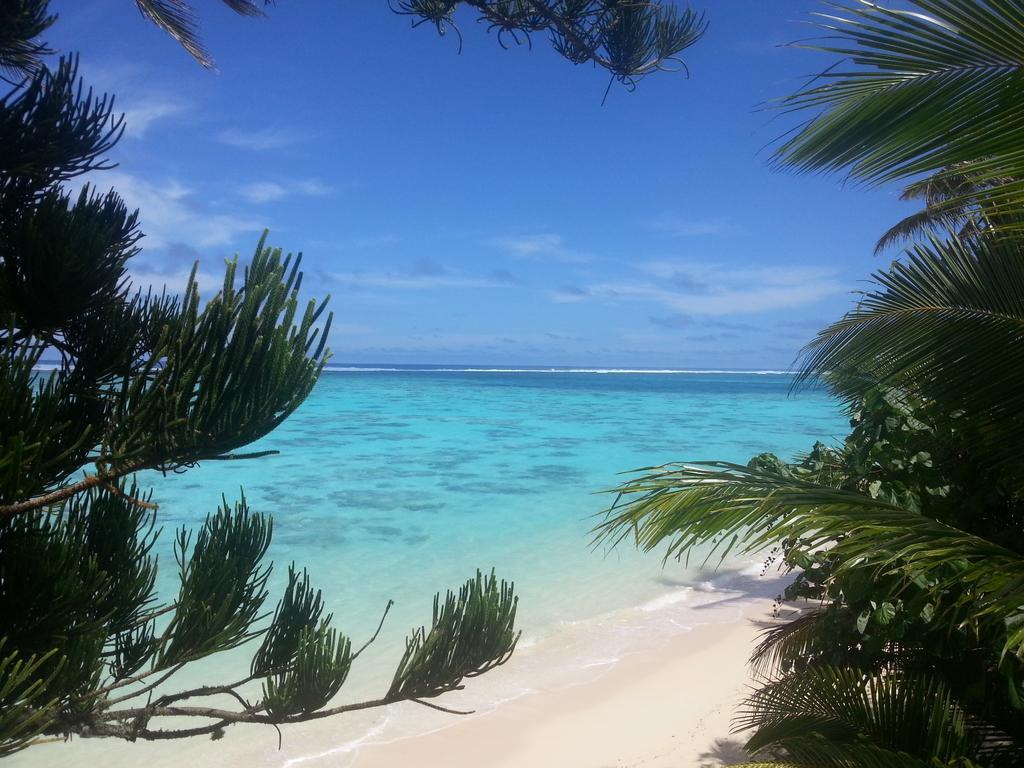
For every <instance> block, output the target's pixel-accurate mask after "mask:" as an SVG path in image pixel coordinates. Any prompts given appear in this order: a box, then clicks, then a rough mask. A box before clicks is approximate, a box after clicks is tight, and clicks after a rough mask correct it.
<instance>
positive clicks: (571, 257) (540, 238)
mask: <svg viewBox="0 0 1024 768" xmlns="http://www.w3.org/2000/svg"><path fill="white" fill-rule="evenodd" d="M487 244H488V245H490V246H493V247H494V248H499V249H501V250H503V251H505V252H506V253H508V254H510V255H512V256H515V257H516V258H520V259H554V260H556V261H565V262H570V263H575V264H581V263H585V262H588V261H590V260H591V257H590V256H587V255H586V254H583V253H579V252H578V251H574V250H572V249H570V248H567V247H566V245H565V240H564V239H563V238H562V236H561V235H554V234H550V233H546V234H539V235H515V236H509V237H495V238H491V239H490V240H488V241H487Z"/></svg>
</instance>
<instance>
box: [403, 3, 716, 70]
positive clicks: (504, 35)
mask: <svg viewBox="0 0 1024 768" xmlns="http://www.w3.org/2000/svg"><path fill="white" fill-rule="evenodd" d="M390 4H391V8H392V10H393V11H395V12H396V13H399V14H401V15H404V16H410V17H412V20H413V21H412V23H413V26H419V25H421V24H430V25H431V26H433V27H434V28H435V29H436V30H437V32H438V33H439V34H440V35H442V36H443V35H445V34H447V33H448V32H449V31H451V32H454V33H455V34H456V35H457V36H458V37H459V41H460V43H459V46H460V48H461V41H462V33H461V32H460V30H459V27H458V24H457V23H456V13H457V12H458V10H459V9H460V8H461V7H465V8H466V9H468V10H470V11H471V12H473V13H475V14H476V15H477V21H478V22H480V23H482V24H484V25H486V26H487V29H488V30H489V31H494V32H496V33H497V37H498V42H499V43H500V44H501V46H502V47H503V48H504V47H507V46H508V44H509V42H511V43H513V44H515V45H520V44H527V45H532V42H531V41H532V36H533V35H535V34H538V33H539V34H543V35H546V36H547V37H548V38H549V40H550V42H551V46H552V47H553V48H554V50H555V51H556V52H557V53H559V54H560V55H561V56H564V57H565V58H566V59H568V60H569V61H571V62H572V63H574V64H584V63H589V64H592V65H594V66H596V67H600V68H602V69H604V70H605V71H606V72H608V73H609V74H610V76H611V78H612V79H611V82H616V81H618V82H620V83H623V84H625V85H626V86H628V87H630V88H632V87H634V86H635V85H636V83H637V82H639V81H640V80H641V79H642V78H643V77H645V76H646V75H649V74H651V73H653V72H659V71H671V70H673V69H679V68H682V69H685V65H684V64H683V62H682V61H681V60H680V59H679V54H681V53H682V52H683V51H684V50H686V49H687V48H689V47H690V46H692V45H693V44H694V43H696V42H697V41H698V40H700V39H701V38H702V37H703V36H704V33H705V32H706V31H707V19H706V18H705V16H704V14H703V13H701V12H698V11H694V10H693V9H691V8H679V7H677V6H676V5H675V4H674V3H665V2H661V0H572V1H571V2H565V0H559V1H558V2H552V0H390ZM611 82H610V83H609V86H610V85H611Z"/></svg>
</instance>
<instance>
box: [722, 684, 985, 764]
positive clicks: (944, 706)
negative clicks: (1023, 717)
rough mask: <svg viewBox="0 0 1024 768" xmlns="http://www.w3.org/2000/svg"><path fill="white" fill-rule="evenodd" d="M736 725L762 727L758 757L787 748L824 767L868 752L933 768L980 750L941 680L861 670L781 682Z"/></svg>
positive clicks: (755, 699) (751, 701)
mask: <svg viewBox="0 0 1024 768" xmlns="http://www.w3.org/2000/svg"><path fill="white" fill-rule="evenodd" d="M737 725H739V726H740V727H743V726H748V727H749V726H756V727H757V733H756V734H755V735H754V736H753V737H752V738H751V739H750V741H749V742H748V743H747V749H749V750H750V751H752V752H759V751H761V750H763V749H765V748H775V749H778V748H782V749H784V750H785V751H786V754H787V755H789V756H790V757H791V758H794V759H796V760H797V761H798V762H811V761H820V762H821V763H822V764H825V765H829V764H842V763H841V762H839V761H840V760H842V759H843V757H844V756H845V757H849V756H850V753H851V752H854V753H856V752H860V751H864V752H866V753H868V754H871V753H875V755H874V756H875V757H876V758H877V759H879V760H883V759H888V760H889V761H890V762H889V763H887V764H889V765H893V766H896V765H920V766H926V765H928V764H929V762H930V761H931V758H933V757H936V758H938V759H939V760H940V761H942V763H945V761H947V760H949V759H951V758H954V757H957V756H960V755H964V754H969V753H971V752H972V751H973V749H974V747H975V744H974V739H973V738H972V735H971V732H970V729H969V727H968V723H967V717H966V715H965V713H964V712H963V710H962V709H960V708H959V707H958V706H957V704H956V702H955V701H954V700H953V697H952V695H951V694H950V692H949V690H948V689H947V687H946V686H945V684H944V683H943V682H942V681H941V680H940V679H938V678H936V677H933V676H929V675H916V674H915V675H902V674H900V673H898V672H892V671H890V672H886V673H879V672H872V671H870V670H862V669H857V668H854V667H828V666H818V667H814V668H813V669H811V670H809V671H807V672H805V673H801V674H795V675H789V676H787V677H783V678H780V679H778V680H774V681H772V682H770V683H768V684H767V685H765V686H764V687H762V688H760V689H759V690H757V691H756V692H755V693H754V694H753V695H752V696H750V698H748V699H747V701H746V702H745V704H744V705H743V709H742V710H741V711H740V712H739V715H738V719H737ZM887 752H888V753H889V754H888V755H886V754H885V753H887ZM901 761H902V762H901Z"/></svg>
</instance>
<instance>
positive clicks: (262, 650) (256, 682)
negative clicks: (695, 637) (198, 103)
mask: <svg viewBox="0 0 1024 768" xmlns="http://www.w3.org/2000/svg"><path fill="white" fill-rule="evenodd" d="M225 2H226V3H227V5H229V6H230V7H231V8H232V9H234V10H235V11H238V12H240V13H245V14H248V15H251V14H254V13H256V12H257V11H258V10H259V8H258V6H257V5H256V4H255V3H253V2H249V0H225ZM139 6H140V8H143V10H144V11H146V12H147V13H150V14H152V15H153V17H154V18H155V19H156V20H157V21H158V23H160V24H162V25H163V26H165V28H167V29H168V31H170V32H172V34H175V35H176V36H177V37H178V38H179V39H180V40H181V41H182V43H183V44H184V45H186V47H189V49H190V50H191V51H192V52H193V53H194V54H196V55H197V56H199V55H201V53H202V50H201V48H200V47H198V42H197V41H196V40H195V37H194V31H195V29H194V26H191V24H192V22H191V16H190V14H191V9H190V8H189V6H188V5H187V4H186V3H184V2H178V0H173V1H171V0H169V1H168V2H163V1H161V2H155V0H154V1H150V0H139ZM0 22H2V23H3V26H2V28H0V69H3V68H6V69H8V70H12V71H14V72H15V73H16V74H17V75H18V77H17V78H13V83H14V84H13V85H12V87H11V90H10V92H9V93H7V94H6V95H5V96H4V97H3V98H2V99H0V146H2V147H3V151H2V152H0V757H2V756H4V755H7V754H11V753H13V752H16V751H18V750H21V749H24V748H26V747H28V746H31V745H32V744H33V743H35V741H36V740H37V738H38V737H40V736H42V735H49V736H52V737H60V736H64V737H67V736H71V735H78V736H84V737H104V736H106V737H117V738H123V739H127V740H129V741H135V740H138V739H169V738H184V737H190V736H202V735H207V736H213V737H217V736H219V735H220V734H221V733H222V732H223V730H224V728H225V727H227V726H229V725H231V724H234V723H242V722H245V723H261V724H273V725H276V724H279V723H292V722H302V721H305V720H310V719H315V718H321V717H328V716H331V715H337V714H341V713H344V712H349V711H352V710H360V709H365V708H367V707H374V706H384V705H387V704H391V703H394V702H398V701H404V700H409V699H414V700H420V699H423V698H430V697H434V696H437V695H440V694H441V693H444V692H446V691H448V690H451V689H452V688H455V687H458V686H459V685H460V682H461V681H462V679H463V678H465V677H467V676H473V675H477V674H482V673H483V672H484V671H486V670H488V669H490V668H492V667H494V666H496V665H497V664H501V663H503V662H504V661H505V660H507V659H508V657H509V655H510V654H511V652H512V650H513V648H514V646H515V639H516V638H517V637H518V635H517V634H516V632H515V629H514V620H515V604H516V598H515V596H514V595H513V593H512V588H511V586H510V585H507V584H506V583H505V582H501V585H500V587H499V586H498V582H497V580H496V578H495V576H494V575H493V574H492V575H491V576H490V578H489V579H484V578H483V577H481V576H480V575H479V574H478V575H477V578H476V580H475V581H472V580H471V581H470V582H468V583H467V585H466V586H465V587H464V588H463V589H462V591H461V592H460V594H459V597H458V598H457V599H456V598H455V597H454V595H452V594H451V593H449V596H448V599H447V601H446V602H445V603H444V606H443V607H439V606H440V603H439V602H438V600H439V597H438V598H437V599H435V603H434V608H435V617H434V618H435V621H434V625H433V627H432V629H431V630H430V631H429V632H426V631H425V630H421V631H419V632H418V633H415V634H414V636H413V639H412V640H410V643H409V645H408V650H407V653H406V655H405V656H404V657H403V658H402V659H401V661H400V664H399V672H398V673H397V675H396V680H398V679H401V680H403V681H405V682H404V683H402V684H396V685H395V686H393V687H392V690H390V691H389V692H388V693H387V694H386V695H384V696H383V697H381V698H379V699H375V700H371V701H357V702H349V703H343V704H334V705H333V706H332V704H333V702H334V699H335V698H336V697H337V696H338V695H339V694H340V693H341V691H342V686H343V685H344V683H345V681H346V679H347V677H348V674H349V671H350V669H351V667H352V664H353V662H354V661H355V660H356V659H357V658H358V656H359V654H360V652H361V650H360V651H355V652H353V650H352V644H351V641H350V640H349V639H348V637H347V636H345V635H344V634H342V633H341V632H340V631H339V630H338V629H337V628H335V627H334V626H333V616H332V615H331V614H327V613H325V608H324V598H323V596H322V594H321V592H320V591H319V590H316V589H314V588H313V586H312V585H311V580H310V577H309V575H308V574H307V573H306V572H305V571H302V572H301V574H302V575H301V576H300V575H299V572H298V571H296V569H295V568H294V566H293V567H292V568H291V569H290V570H289V576H288V583H287V586H286V587H285V589H284V592H283V594H282V596H281V598H280V601H279V602H278V605H277V608H276V610H275V611H273V613H272V615H271V611H270V610H268V609H265V604H266V602H267V600H268V598H269V597H270V585H271V572H272V564H271V563H269V562H268V561H267V558H266V556H267V553H268V551H269V549H270V545H271V539H272V531H273V525H272V520H271V517H270V515H269V514H266V513H265V512H264V511H261V510H255V509H251V508H250V507H249V505H248V503H247V502H246V500H245V497H244V496H242V497H241V499H240V500H239V501H237V502H234V503H232V502H229V501H228V500H227V499H226V498H224V499H222V502H221V505H220V506H219V507H218V508H217V509H216V510H215V511H214V512H213V513H212V514H210V515H208V516H207V517H206V520H205V522H204V523H203V524H202V525H201V526H200V527H199V529H198V530H197V531H194V532H193V531H190V530H189V529H188V528H182V529H181V530H179V531H178V532H177V536H176V539H175V547H174V549H175V557H176V560H177V566H178V568H177V581H178V588H177V591H176V594H166V595H160V594H158V592H157V590H156V584H157V562H156V557H155V556H154V555H153V550H154V546H155V542H156V540H157V537H158V535H159V529H158V527H157V526H158V523H159V511H158V509H157V505H156V503H154V495H153V494H152V493H151V492H148V491H145V490H143V489H140V488H139V487H138V486H137V485H136V484H135V482H134V480H132V479H131V478H132V477H133V476H134V475H135V474H136V473H137V472H139V471H142V470H157V471H162V472H182V471H186V470H188V469H189V468H191V467H192V466H194V465H196V464H198V463H199V462H202V461H227V460H231V461H234V460H255V459H257V458H260V457H263V456H266V455H267V454H271V453H274V451H257V452H252V451H246V450H245V446H247V445H249V444H250V443H252V442H254V441H255V440H258V439H259V438H262V437H264V436H266V435H268V434H269V433H271V432H272V431H273V430H274V429H275V428H276V427H277V426H278V425H279V424H281V422H282V421H284V420H285V419H286V418H288V416H289V415H290V414H291V413H293V412H294V411H295V409H296V408H298V407H299V406H300V405H301V404H302V402H303V400H304V399H305V398H306V396H307V395H308V394H309V392H310V391H311V389H312V388H313V386H314V385H315V383H316V381H317V378H318V377H319V375H320V373H321V372H322V370H323V366H324V364H325V362H326V361H327V359H328V357H329V352H328V350H327V347H326V343H327V336H328V333H329V331H330V325H331V315H330V314H329V313H328V312H327V311H326V304H327V300H326V299H324V300H320V301H317V300H306V299H305V298H304V296H303V288H302V272H301V270H300V264H301V256H300V255H297V256H292V255H290V254H289V255H285V254H283V253H282V251H281V249H279V248H273V247H270V246H268V245H267V235H266V234H264V236H263V237H262V238H261V239H260V241H259V243H258V244H257V246H256V249H255V251H254V253H253V254H252V256H251V257H250V258H249V259H247V260H244V261H241V260H239V259H238V258H237V257H236V258H235V259H233V260H231V261H229V262H228V263H227V264H226V267H225V274H224V280H223V282H222V284H221V286H220V290H218V291H216V292H213V293H212V295H211V294H206V295H201V293H200V289H199V285H198V283H197V281H196V279H195V274H196V268H195V267H194V268H193V272H192V276H191V277H190V278H189V280H188V281H187V283H186V284H185V285H184V286H177V287H178V288H181V289H182V290H181V293H180V294H179V293H170V292H167V291H166V290H165V291H163V292H157V291H154V290H153V289H152V288H148V287H138V286H135V285H133V283H132V277H131V271H130V262H131V260H132V259H133V258H134V256H135V255H136V254H137V253H138V251H139V246H138V243H139V240H140V239H141V237H142V234H141V232H140V229H139V223H138V215H137V212H132V211H130V210H129V209H128V208H127V207H126V206H125V204H124V202H123V201H122V200H121V198H120V197H119V196H118V194H117V193H116V192H114V191H100V188H98V187H96V186H95V185H94V184H91V183H90V184H87V185H84V186H83V187H82V188H81V190H80V191H79V192H77V193H76V194H71V193H70V192H69V191H68V189H67V188H66V186H65V185H66V183H67V182H69V181H72V180H73V179H75V178H76V177H78V176H81V175H82V174H85V173H89V172H95V171H102V170H103V169H105V168H108V167H110V164H109V162H108V161H107V159H106V156H107V153H108V151H109V150H110V149H111V148H112V147H113V146H114V144H115V143H116V141H117V140H118V138H119V137H120V135H121V128H122V122H123V121H122V118H121V117H119V116H118V115H116V114H115V113H114V111H113V100H112V98H110V97H109V96H107V95H100V96H96V95H94V94H93V93H92V92H91V91H89V90H88V89H86V88H85V87H84V85H83V84H82V82H81V80H80V79H79V78H78V75H77V62H76V60H75V59H74V58H66V59H61V60H60V61H59V62H57V63H56V66H55V67H54V68H53V69H50V68H48V66H47V62H46V60H45V57H46V55H47V49H46V47H45V45H44V44H43V43H41V42H39V41H38V40H37V39H36V38H37V37H38V34H39V33H40V32H41V31H43V30H45V29H46V28H47V27H48V25H49V24H50V23H51V22H52V17H51V16H49V15H48V14H47V3H46V2H45V0H24V1H20V0H19V1H18V2H14V3H11V4H5V5H4V7H3V10H2V11H0ZM190 46H191V47H190ZM46 360H49V361H50V362H51V365H49V366H46V368H48V370H43V369H41V367H40V365H41V363H42V362H44V361H46ZM164 598H171V599H167V600H165V599H164ZM385 615H386V611H385ZM382 623H383V619H382ZM378 632H379V629H378ZM375 637H376V634H375V635H374V638H375ZM374 638H371V640H370V641H369V642H372V640H373V639H374ZM250 642H251V643H253V644H254V645H255V644H257V643H258V647H257V648H256V649H255V650H254V652H253V657H252V661H251V665H250V666H249V670H248V674H247V675H246V676H244V677H243V678H242V679H240V680H234V681H223V682H220V683H215V684H210V685H202V686H199V687H196V688H189V689H181V688H180V687H179V686H178V685H176V682H177V681H176V678H175V676H176V675H178V674H179V673H180V672H181V671H182V670H183V669H185V668H186V667H188V666H189V665H190V664H192V663H193V662H196V661H198V660H200V659H204V658H207V657H209V656H211V655H214V654H218V653H222V652H224V651H228V650H231V649H235V648H238V647H239V646H243V645H245V644H246V643H250ZM367 644H368V643H367ZM363 647H365V645H364V646H363ZM249 686H253V687H255V686H259V687H260V688H261V689H262V696H261V698H260V699H259V700H258V701H256V702H249V701H248V700H247V699H246V698H245V696H244V695H243V694H244V693H247V692H248V691H249V690H250V689H249ZM209 697H220V701H223V700H225V697H226V698H227V700H230V701H233V702H235V704H237V705H238V706H236V707H235V708H233V709H221V708H218V707H217V706H213V705H212V704H211V701H210V698H209ZM182 718H185V719H186V721H188V720H191V723H188V722H185V723H183V721H182ZM158 723H159V724H164V723H170V725H169V726H163V725H161V726H158V725H157V724H158Z"/></svg>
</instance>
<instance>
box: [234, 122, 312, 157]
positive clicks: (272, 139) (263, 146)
mask: <svg viewBox="0 0 1024 768" xmlns="http://www.w3.org/2000/svg"><path fill="white" fill-rule="evenodd" d="M217 138H218V140H219V141H220V142H221V143H222V144H227V145H228V146H232V147H237V148H238V149H250V150H253V151H255V152H263V151H266V150H269V149H281V148H282V147H288V146H291V145H293V144H298V143H300V142H302V141H305V140H306V139H308V138H309V135H308V134H306V133H304V132H302V131H298V130H295V129H290V128H265V129H262V130H255V131H244V130H239V129H237V128H230V129H228V130H226V131H222V132H221V134H220V135H219V136H218V137H217Z"/></svg>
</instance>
